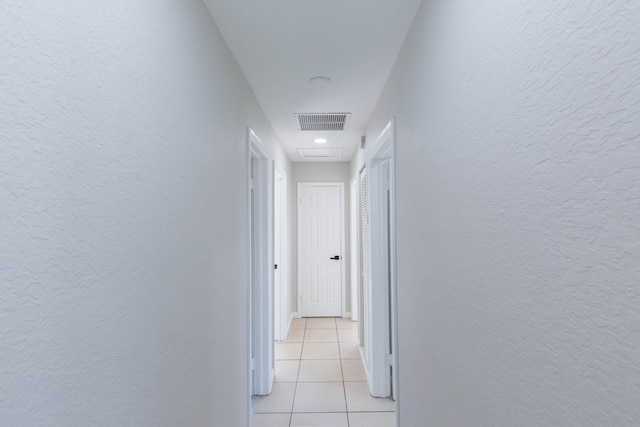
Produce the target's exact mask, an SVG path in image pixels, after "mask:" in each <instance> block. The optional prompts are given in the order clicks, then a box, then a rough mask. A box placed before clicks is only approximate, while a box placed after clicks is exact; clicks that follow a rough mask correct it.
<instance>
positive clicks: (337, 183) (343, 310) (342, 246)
mask: <svg viewBox="0 0 640 427" xmlns="http://www.w3.org/2000/svg"><path fill="white" fill-rule="evenodd" d="M303 185H319V186H320V185H324V186H331V187H335V186H337V187H340V253H341V254H340V256H341V257H342V261H343V262H342V263H340V270H341V271H340V281H341V284H340V286H341V290H340V293H341V298H342V301H341V302H340V307H341V313H340V317H345V316H346V313H347V311H348V310H347V305H346V301H347V297H346V286H345V281H346V262H347V259H348V258H347V257H345V256H344V253H345V240H346V236H345V233H346V225H345V209H344V182H342V181H322V182H317V181H299V182H298V186H297V190H296V191H297V193H296V198H297V201H298V203H297V206H298V208H297V211H296V215H297V217H298V229H297V248H298V254H297V255H298V256H297V258H298V309H299V310H298V311H299V314H300V317H304V313H303V310H302V286H300V283H302V280H301V279H302V268H301V266H302V261H301V257H300V247H301V246H300V227H301V221H302V216H301V215H300V201H301V196H300V194H301V189H302V186H303Z"/></svg>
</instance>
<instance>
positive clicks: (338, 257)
mask: <svg viewBox="0 0 640 427" xmlns="http://www.w3.org/2000/svg"><path fill="white" fill-rule="evenodd" d="M329 259H335V260H339V259H340V255H336V256H334V257H331V258H329Z"/></svg>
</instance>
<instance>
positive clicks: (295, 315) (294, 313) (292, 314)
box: [287, 311, 300, 332]
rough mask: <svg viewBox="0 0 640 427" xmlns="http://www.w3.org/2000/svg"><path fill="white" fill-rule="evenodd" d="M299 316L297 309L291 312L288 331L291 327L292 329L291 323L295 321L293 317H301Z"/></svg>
mask: <svg viewBox="0 0 640 427" xmlns="http://www.w3.org/2000/svg"><path fill="white" fill-rule="evenodd" d="M299 318H300V313H296V312H295V311H294V312H293V313H291V317H289V324H288V325H287V332H288V331H289V329H291V323H292V322H293V319H299Z"/></svg>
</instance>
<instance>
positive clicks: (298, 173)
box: [290, 162, 351, 314]
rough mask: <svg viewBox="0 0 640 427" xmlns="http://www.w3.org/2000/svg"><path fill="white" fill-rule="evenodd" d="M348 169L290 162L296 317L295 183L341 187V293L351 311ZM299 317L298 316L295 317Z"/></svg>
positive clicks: (331, 164)
mask: <svg viewBox="0 0 640 427" xmlns="http://www.w3.org/2000/svg"><path fill="white" fill-rule="evenodd" d="M349 166H350V164H349V163H348V162H292V163H291V170H292V173H293V175H292V176H293V179H292V180H291V187H292V188H291V191H292V193H293V195H294V196H293V197H292V198H291V199H290V200H291V201H292V203H291V205H292V206H291V209H292V216H291V221H292V222H293V224H292V225H293V230H292V232H291V243H292V246H293V252H292V254H293V256H292V259H293V275H292V279H293V280H292V283H293V286H292V289H291V292H292V295H291V298H292V301H294V307H293V308H294V311H295V312H298V313H299V311H300V310H299V307H298V302H299V301H298V196H297V193H298V183H299V182H325V181H326V182H342V183H344V212H345V216H344V221H345V224H344V226H345V233H346V235H345V253H344V254H342V257H343V259H344V266H345V280H346V282H345V289H346V294H347V298H346V299H347V300H346V304H347V310H351V308H350V307H351V291H350V288H349V286H350V279H349V278H350V268H349V267H350V266H349V263H350V261H349V184H350V177H349ZM299 314H300V313H299Z"/></svg>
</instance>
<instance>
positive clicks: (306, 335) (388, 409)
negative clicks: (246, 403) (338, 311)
mask: <svg viewBox="0 0 640 427" xmlns="http://www.w3.org/2000/svg"><path fill="white" fill-rule="evenodd" d="M357 326H358V324H357V323H356V322H352V321H351V320H349V319H341V318H308V319H295V320H294V321H293V324H292V325H291V330H290V331H289V336H288V337H287V340H286V341H280V342H276V343H275V357H276V361H275V370H276V378H275V383H274V385H273V392H272V393H271V394H270V395H269V396H259V397H255V398H254V399H253V408H254V409H253V412H254V414H253V420H252V421H253V424H252V426H253V427H307V426H308V427H311V426H322V427H395V425H396V422H395V419H396V417H395V402H394V401H393V400H391V399H376V398H373V397H371V395H370V394H369V388H368V386H367V382H366V381H367V380H366V374H365V372H364V369H363V367H362V362H361V360H360V352H359V351H358V344H357Z"/></svg>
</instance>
